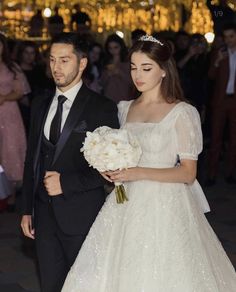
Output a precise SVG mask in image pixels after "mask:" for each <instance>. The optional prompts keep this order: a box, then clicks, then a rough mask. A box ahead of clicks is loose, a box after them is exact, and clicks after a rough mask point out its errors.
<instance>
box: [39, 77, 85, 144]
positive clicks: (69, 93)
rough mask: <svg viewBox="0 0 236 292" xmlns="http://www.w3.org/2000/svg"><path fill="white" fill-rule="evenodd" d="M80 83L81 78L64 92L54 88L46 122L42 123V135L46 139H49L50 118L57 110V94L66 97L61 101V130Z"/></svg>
mask: <svg viewBox="0 0 236 292" xmlns="http://www.w3.org/2000/svg"><path fill="white" fill-rule="evenodd" d="M82 84H83V82H82V80H80V82H79V83H77V84H76V85H75V86H73V87H72V88H70V89H69V90H67V91H66V92H62V91H60V90H59V89H58V88H56V93H55V96H54V98H53V101H52V103H51V106H50V109H49V112H48V116H47V119H46V122H45V125H44V135H45V137H46V138H47V139H48V140H49V134H50V127H51V122H52V119H53V118H54V116H55V113H56V110H57V104H58V99H57V98H58V96H59V95H64V96H65V97H66V98H67V100H66V101H65V102H64V103H63V110H62V120H61V131H62V129H63V127H64V125H65V122H66V119H67V117H68V114H69V112H70V109H71V107H72V104H73V102H74V100H75V97H76V95H77V93H78V91H79V90H80V88H81V86H82Z"/></svg>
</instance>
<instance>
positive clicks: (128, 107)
mask: <svg viewBox="0 0 236 292" xmlns="http://www.w3.org/2000/svg"><path fill="white" fill-rule="evenodd" d="M134 101H135V99H132V100H130V102H129V104H128V106H127V110H126V115H125V122H124V124H144V125H148V124H149V125H155V124H156V125H159V124H160V123H162V122H163V121H164V120H166V119H167V118H168V117H169V116H170V114H171V113H172V112H173V111H174V110H175V109H176V108H177V107H178V106H179V105H180V104H182V103H184V101H180V102H178V103H177V104H176V105H175V106H174V107H173V108H172V109H171V110H170V111H169V112H168V113H167V114H166V115H165V116H164V117H163V118H162V119H161V120H160V121H159V122H127V116H128V113H129V109H130V106H131V104H132V103H133V102H134Z"/></svg>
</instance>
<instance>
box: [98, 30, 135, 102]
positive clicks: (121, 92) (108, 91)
mask: <svg viewBox="0 0 236 292" xmlns="http://www.w3.org/2000/svg"><path fill="white" fill-rule="evenodd" d="M105 52H106V60H105V68H104V70H103V72H102V75H101V79H100V83H101V86H102V88H103V94H104V95H105V96H107V97H109V98H110V99H112V100H114V101H115V102H116V103H118V102H119V101H121V100H130V99H132V98H133V97H134V96H135V94H136V91H135V88H134V86H133V83H132V79H131V76H130V64H129V62H128V61H127V57H128V51H127V48H126V46H125V43H124V41H123V39H122V38H120V37H119V36H118V35H116V34H112V35H110V36H108V38H107V40H106V43H105Z"/></svg>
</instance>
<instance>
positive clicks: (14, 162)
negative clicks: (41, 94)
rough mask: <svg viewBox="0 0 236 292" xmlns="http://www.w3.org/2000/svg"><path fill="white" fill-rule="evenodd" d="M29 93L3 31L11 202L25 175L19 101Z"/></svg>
mask: <svg viewBox="0 0 236 292" xmlns="http://www.w3.org/2000/svg"><path fill="white" fill-rule="evenodd" d="M29 92H30V87H29V85H28V83H27V81H26V78H25V76H24V74H23V73H22V71H21V70H20V68H19V67H18V66H17V65H16V64H15V63H13V62H11V60H10V57H9V54H8V49H7V41H6V37H5V36H4V35H3V34H1V33H0V164H1V165H2V166H3V168H4V170H5V173H6V175H7V177H8V179H9V180H10V181H11V182H12V186H13V191H12V196H10V198H9V199H8V203H9V205H12V204H14V200H15V188H16V184H17V183H18V182H21V180H22V177H23V164H24V159H25V151H26V137H25V129H24V126H23V122H22V117H21V115H20V111H19V108H18V104H17V100H18V99H20V98H22V97H23V96H24V95H25V94H27V93H29ZM2 203H3V202H2ZM0 205H1V204H0ZM2 205H3V204H2ZM0 208H1V206H0ZM3 208H4V207H3V206H2V209H3Z"/></svg>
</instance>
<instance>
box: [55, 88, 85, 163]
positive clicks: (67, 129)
mask: <svg viewBox="0 0 236 292" xmlns="http://www.w3.org/2000/svg"><path fill="white" fill-rule="evenodd" d="M88 100H89V91H88V89H87V87H86V86H85V85H82V87H81V89H80V90H79V92H78V94H77V96H76V98H75V100H74V102H73V104H72V107H71V109H70V112H69V115H68V117H67V119H66V122H65V125H64V127H63V130H62V133H61V135H60V138H59V140H58V143H57V146H56V151H55V154H54V158H53V162H52V165H53V164H54V163H55V162H56V160H57V158H58V157H59V155H60V153H61V151H62V149H63V147H64V146H65V144H66V142H67V140H68V138H69V136H70V134H71V132H72V131H73V129H74V127H75V125H76V124H77V122H78V120H79V118H80V116H81V114H82V113H83V110H84V108H85V105H86V104H87V102H88Z"/></svg>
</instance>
